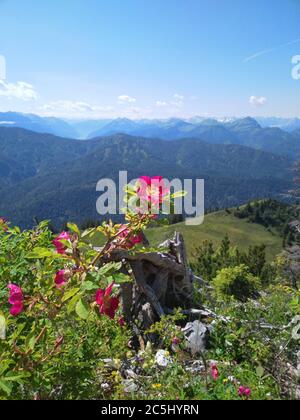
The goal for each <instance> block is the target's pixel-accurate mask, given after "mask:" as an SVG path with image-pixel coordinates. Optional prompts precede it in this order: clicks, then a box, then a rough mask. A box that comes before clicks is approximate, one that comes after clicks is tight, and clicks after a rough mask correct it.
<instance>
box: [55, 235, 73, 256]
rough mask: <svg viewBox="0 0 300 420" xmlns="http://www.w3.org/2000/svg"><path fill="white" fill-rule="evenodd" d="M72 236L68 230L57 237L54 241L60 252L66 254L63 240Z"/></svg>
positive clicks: (68, 239)
mask: <svg viewBox="0 0 300 420" xmlns="http://www.w3.org/2000/svg"><path fill="white" fill-rule="evenodd" d="M70 240H71V236H70V235H69V233H68V232H62V233H61V234H60V235H59V236H58V237H57V238H55V239H54V241H52V243H53V245H54V246H55V248H56V251H57V252H58V254H65V251H66V246H65V245H64V244H63V243H62V242H61V241H70Z"/></svg>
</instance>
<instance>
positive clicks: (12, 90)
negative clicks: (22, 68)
mask: <svg viewBox="0 0 300 420" xmlns="http://www.w3.org/2000/svg"><path fill="white" fill-rule="evenodd" d="M0 96H4V97H6V98H8V99H20V100H22V101H34V100H36V99H37V97H38V95H37V92H36V91H35V89H34V87H33V86H32V85H30V84H29V83H26V82H16V83H8V82H5V81H4V80H0Z"/></svg>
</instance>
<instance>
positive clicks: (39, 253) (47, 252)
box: [26, 247, 58, 259]
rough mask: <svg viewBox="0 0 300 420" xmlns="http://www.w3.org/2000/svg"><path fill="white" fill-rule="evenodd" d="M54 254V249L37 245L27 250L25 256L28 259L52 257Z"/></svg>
mask: <svg viewBox="0 0 300 420" xmlns="http://www.w3.org/2000/svg"><path fill="white" fill-rule="evenodd" d="M55 255H56V253H54V251H53V250H51V249H48V248H39V247H37V248H34V249H33V250H32V251H31V252H29V253H28V254H27V255H26V258H30V259H42V258H48V257H53V256H55ZM57 255H58V254H57Z"/></svg>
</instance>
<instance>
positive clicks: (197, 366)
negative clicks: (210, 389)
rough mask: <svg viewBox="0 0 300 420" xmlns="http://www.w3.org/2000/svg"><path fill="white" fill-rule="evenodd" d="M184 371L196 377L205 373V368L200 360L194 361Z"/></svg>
mask: <svg viewBox="0 0 300 420" xmlns="http://www.w3.org/2000/svg"><path fill="white" fill-rule="evenodd" d="M185 370H186V371H187V372H190V373H193V374H197V375H198V374H200V373H203V372H205V366H204V363H203V361H202V360H195V361H194V362H193V363H192V364H191V365H190V366H187V367H186V368H185Z"/></svg>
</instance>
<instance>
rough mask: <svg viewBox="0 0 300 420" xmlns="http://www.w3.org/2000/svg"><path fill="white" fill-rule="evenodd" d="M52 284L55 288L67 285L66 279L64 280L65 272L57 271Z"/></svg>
mask: <svg viewBox="0 0 300 420" xmlns="http://www.w3.org/2000/svg"><path fill="white" fill-rule="evenodd" d="M54 282H55V284H56V287H62V286H64V285H65V284H66V283H67V279H66V271H65V270H59V271H58V272H57V273H56V276H55V279H54Z"/></svg>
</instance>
